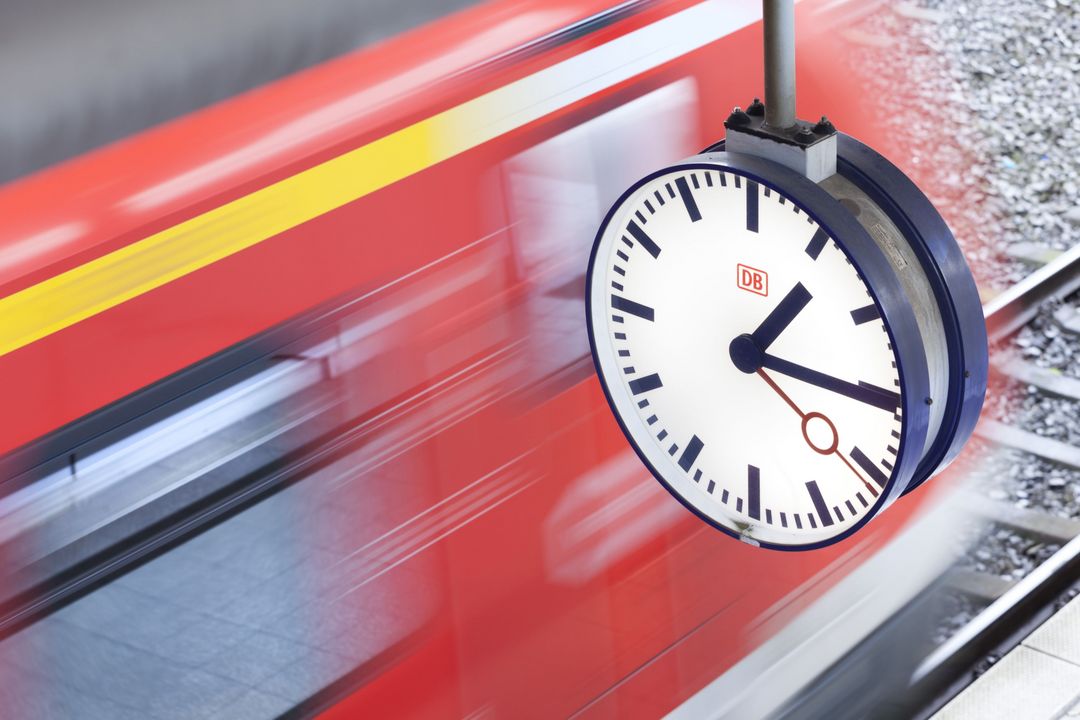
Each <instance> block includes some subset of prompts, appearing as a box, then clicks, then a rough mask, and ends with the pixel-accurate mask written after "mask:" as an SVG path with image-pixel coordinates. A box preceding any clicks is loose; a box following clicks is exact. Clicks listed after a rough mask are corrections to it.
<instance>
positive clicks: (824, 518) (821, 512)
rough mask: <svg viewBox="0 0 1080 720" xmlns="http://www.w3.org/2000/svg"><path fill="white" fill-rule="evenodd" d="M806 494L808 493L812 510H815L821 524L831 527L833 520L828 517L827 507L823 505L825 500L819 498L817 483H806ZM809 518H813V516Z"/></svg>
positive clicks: (819, 492)
mask: <svg viewBox="0 0 1080 720" xmlns="http://www.w3.org/2000/svg"><path fill="white" fill-rule="evenodd" d="M806 492H808V493H810V499H811V500H813V501H814V508H815V509H816V510H817V514H818V517H819V518H821V524H822V525H825V526H829V525H832V524H833V519H832V516H831V515H829V506H828V505H826V504H825V498H823V497H821V491H820V490H818V486H817V483H816V482H815V481H813V480H811V481H810V482H808V483H806ZM810 517H811V518H813V515H811V516H810Z"/></svg>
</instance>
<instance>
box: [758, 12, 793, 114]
mask: <svg viewBox="0 0 1080 720" xmlns="http://www.w3.org/2000/svg"><path fill="white" fill-rule="evenodd" d="M762 5H763V8H762V10H763V13H762V15H763V19H764V26H765V124H766V125H771V126H772V127H774V128H779V129H783V128H789V127H791V126H792V125H794V124H795V0H762Z"/></svg>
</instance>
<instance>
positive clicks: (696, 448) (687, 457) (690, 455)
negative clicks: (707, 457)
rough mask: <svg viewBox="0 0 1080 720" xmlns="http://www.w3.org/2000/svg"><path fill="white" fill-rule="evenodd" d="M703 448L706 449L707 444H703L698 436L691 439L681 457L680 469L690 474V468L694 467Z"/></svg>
mask: <svg viewBox="0 0 1080 720" xmlns="http://www.w3.org/2000/svg"><path fill="white" fill-rule="evenodd" d="M703 447H705V443H703V442H701V438H699V437H698V436H697V435H695V436H693V437H692V438H690V442H688V443H686V447H685V448H684V449H683V451H682V455H680V456H679V467H681V468H682V469H683V470H685V471H686V472H690V468H691V467H693V465H694V462H695V461H696V460H697V458H698V455H699V454H700V453H701V448H703Z"/></svg>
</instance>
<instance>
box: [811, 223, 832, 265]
mask: <svg viewBox="0 0 1080 720" xmlns="http://www.w3.org/2000/svg"><path fill="white" fill-rule="evenodd" d="M828 240H829V236H828V235H826V234H825V231H824V230H822V229H821V228H818V229H817V232H815V233H814V237H812V238H810V244H809V245H807V246H806V254H807V255H809V256H810V257H811V258H813V259H814V260H817V259H818V255H820V254H821V251H822V250H824V249H825V243H826V242H828Z"/></svg>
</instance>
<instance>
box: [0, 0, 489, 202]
mask: <svg viewBox="0 0 1080 720" xmlns="http://www.w3.org/2000/svg"><path fill="white" fill-rule="evenodd" d="M476 2H477V0H0V183H2V182H5V181H8V180H11V179H13V178H17V177H19V176H21V175H25V174H27V173H29V172H32V171H34V170H37V169H40V168H42V167H45V166H47V165H51V164H53V163H55V162H58V161H60V160H63V159H66V158H69V157H72V156H74V155H78V154H80V153H83V152H86V151H87V150H90V149H92V148H95V147H98V146H101V145H104V144H106V143H108V142H111V141H113V140H116V139H119V138H122V137H125V136H127V135H130V134H132V133H134V132H137V131H139V130H142V129H144V128H147V127H150V126H152V125H156V124H158V123H160V122H163V121H165V120H169V119H171V118H174V117H177V116H180V115H183V114H185V113H188V112H190V111H192V110H195V109H197V108H200V107H203V106H205V105H208V104H210V103H213V102H215V101H217V100H221V99H223V98H227V97H229V96H231V95H235V94H237V93H239V92H242V91H244V90H248V89H250V88H253V87H256V86H258V85H261V84H263V83H266V82H269V81H271V80H274V79H276V78H279V77H282V76H284V75H288V74H289V73H292V72H295V71H297V70H300V69H302V68H305V67H308V66H311V65H314V64H316V63H318V62H321V61H323V60H326V59H327V58H331V57H334V56H336V55H340V54H343V53H345V52H347V51H349V50H353V49H356V48H360V47H363V46H365V45H369V44H371V43H374V42H376V41H378V40H381V39H383V38H387V37H391V36H393V35H395V34H397V33H400V32H402V31H404V30H407V29H409V28H412V27H416V26H419V25H422V24H423V23H425V22H428V21H430V20H433V19H435V18H438V17H440V16H442V15H445V14H448V13H450V12H452V11H454V10H458V9H460V8H463V7H466V6H469V5H472V4H475V3H476Z"/></svg>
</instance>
